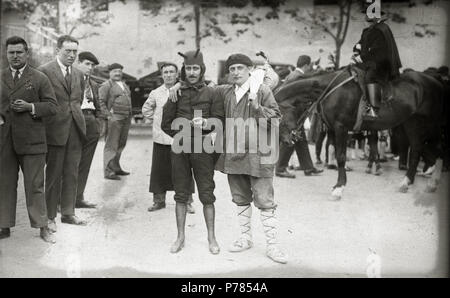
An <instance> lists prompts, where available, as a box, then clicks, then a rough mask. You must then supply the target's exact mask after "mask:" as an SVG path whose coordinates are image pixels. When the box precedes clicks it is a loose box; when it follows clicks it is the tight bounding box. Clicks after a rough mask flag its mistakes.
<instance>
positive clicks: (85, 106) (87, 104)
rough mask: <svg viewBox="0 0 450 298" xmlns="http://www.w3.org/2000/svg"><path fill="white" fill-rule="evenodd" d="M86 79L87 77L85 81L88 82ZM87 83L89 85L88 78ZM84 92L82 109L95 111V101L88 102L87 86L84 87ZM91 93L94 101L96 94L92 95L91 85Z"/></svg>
mask: <svg viewBox="0 0 450 298" xmlns="http://www.w3.org/2000/svg"><path fill="white" fill-rule="evenodd" d="M86 77H87V76H84V80H85V81H86ZM87 82H88V83H89V77H88V78H87ZM84 90H85V91H84V92H83V102H82V103H81V109H82V110H95V105H94V102H93V101H91V102H89V101H88V98H87V94H86V93H87V88H86V86H85V87H84ZM90 92H91V94H90V95H91V98H92V99H94V94H93V93H92V85H91V88H90Z"/></svg>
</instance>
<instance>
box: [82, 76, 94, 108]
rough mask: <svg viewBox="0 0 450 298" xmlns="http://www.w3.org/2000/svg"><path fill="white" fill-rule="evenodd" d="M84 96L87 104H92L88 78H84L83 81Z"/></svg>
mask: <svg viewBox="0 0 450 298" xmlns="http://www.w3.org/2000/svg"><path fill="white" fill-rule="evenodd" d="M84 96H85V97H86V99H87V101H88V102H92V101H93V98H92V89H91V84H89V77H88V76H85V79H84Z"/></svg>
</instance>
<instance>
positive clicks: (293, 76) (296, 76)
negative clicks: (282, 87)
mask: <svg viewBox="0 0 450 298" xmlns="http://www.w3.org/2000/svg"><path fill="white" fill-rule="evenodd" d="M305 77H306V75H305V74H304V73H301V72H300V71H299V70H298V69H294V70H293V71H291V72H290V73H289V74H288V75H287V76H286V78H285V79H284V83H283V84H288V83H290V82H293V81H296V80H298V79H301V78H305Z"/></svg>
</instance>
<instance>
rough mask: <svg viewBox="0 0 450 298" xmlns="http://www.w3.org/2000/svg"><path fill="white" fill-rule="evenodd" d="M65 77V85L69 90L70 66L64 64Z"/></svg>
mask: <svg viewBox="0 0 450 298" xmlns="http://www.w3.org/2000/svg"><path fill="white" fill-rule="evenodd" d="M64 78H65V79H66V84H67V87H69V90H70V89H71V81H72V80H71V75H70V67H69V66H66V76H65V77H64Z"/></svg>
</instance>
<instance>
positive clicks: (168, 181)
mask: <svg viewBox="0 0 450 298" xmlns="http://www.w3.org/2000/svg"><path fill="white" fill-rule="evenodd" d="M160 70H161V75H162V79H163V81H164V84H162V85H161V86H159V87H158V88H156V89H155V90H152V92H150V94H149V96H148V99H147V100H146V101H145V103H144V105H143V106H142V114H143V115H144V117H145V118H146V119H148V120H150V123H152V124H153V153H152V168H151V173H150V189H149V190H150V192H151V193H153V206H151V207H150V208H148V211H150V212H152V211H156V210H160V209H162V208H165V207H166V192H167V191H173V190H174V188H173V183H172V168H171V166H170V165H171V158H170V155H171V145H172V142H173V139H172V137H171V136H169V135H168V134H166V133H165V132H164V131H163V130H162V129H161V120H162V111H163V106H164V104H165V103H166V102H167V99H168V97H169V88H170V87H172V86H173V85H174V84H175V83H176V81H177V74H178V67H177V65H176V64H174V63H170V62H167V63H164V64H163V65H162V66H161V68H160ZM168 165H169V166H168ZM193 191H194V184H193V183H192V192H193ZM187 212H188V213H195V210H194V208H193V207H192V195H191V196H190V199H189V201H188V204H187Z"/></svg>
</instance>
